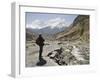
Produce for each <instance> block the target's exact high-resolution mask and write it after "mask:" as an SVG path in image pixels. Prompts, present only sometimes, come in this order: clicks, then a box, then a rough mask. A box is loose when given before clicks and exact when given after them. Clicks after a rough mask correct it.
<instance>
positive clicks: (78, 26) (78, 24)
mask: <svg viewBox="0 0 100 80" xmlns="http://www.w3.org/2000/svg"><path fill="white" fill-rule="evenodd" d="M38 34H42V35H44V37H45V38H48V39H49V38H53V37H55V39H56V40H66V41H67V40H83V41H89V35H90V34H89V15H78V16H77V17H76V18H75V19H74V21H73V22H72V24H71V25H70V26H69V27H60V28H59V27H55V28H51V27H50V26H47V27H44V28H41V29H32V28H26V38H29V37H30V38H31V39H32V38H35V37H36V36H38Z"/></svg>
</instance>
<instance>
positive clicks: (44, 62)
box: [36, 58, 47, 66]
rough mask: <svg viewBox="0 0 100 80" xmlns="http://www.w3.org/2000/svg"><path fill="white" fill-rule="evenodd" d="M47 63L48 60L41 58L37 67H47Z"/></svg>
mask: <svg viewBox="0 0 100 80" xmlns="http://www.w3.org/2000/svg"><path fill="white" fill-rule="evenodd" d="M46 63H47V61H46V60H44V59H43V58H41V59H40V60H39V62H37V64H36V65H37V66H43V65H45V64H46Z"/></svg>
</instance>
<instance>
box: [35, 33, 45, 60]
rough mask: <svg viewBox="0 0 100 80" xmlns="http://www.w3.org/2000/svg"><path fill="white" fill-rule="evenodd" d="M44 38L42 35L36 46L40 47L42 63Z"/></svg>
mask: <svg viewBox="0 0 100 80" xmlns="http://www.w3.org/2000/svg"><path fill="white" fill-rule="evenodd" d="M44 41H45V40H44V38H43V37H42V35H41V34H39V37H38V38H37V39H36V44H37V45H38V46H39V48H40V50H39V60H40V61H41V59H42V52H43V46H44Z"/></svg>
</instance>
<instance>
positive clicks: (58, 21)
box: [26, 18, 67, 29]
mask: <svg viewBox="0 0 100 80" xmlns="http://www.w3.org/2000/svg"><path fill="white" fill-rule="evenodd" d="M66 22H67V21H66V20H65V19H63V18H54V19H50V20H47V21H44V22H43V21H40V20H34V21H33V22H32V23H31V24H27V25H26V27H27V28H33V29H41V28H45V27H50V28H52V29H53V28H55V27H58V28H62V27H65V26H67V24H66Z"/></svg>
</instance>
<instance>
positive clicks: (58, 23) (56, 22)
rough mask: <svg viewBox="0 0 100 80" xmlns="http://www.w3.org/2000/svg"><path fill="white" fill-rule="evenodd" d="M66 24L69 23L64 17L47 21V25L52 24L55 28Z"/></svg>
mask: <svg viewBox="0 0 100 80" xmlns="http://www.w3.org/2000/svg"><path fill="white" fill-rule="evenodd" d="M66 25H67V24H66V21H65V19H63V18H55V19H51V20H48V21H47V23H46V26H50V27H51V28H55V27H58V28H62V27H65V26H66Z"/></svg>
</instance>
